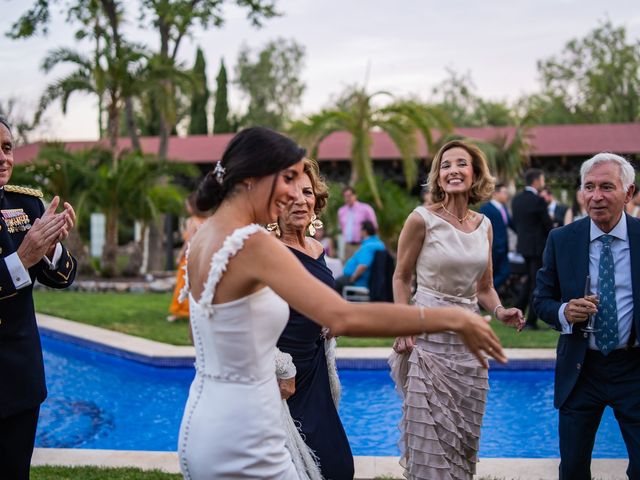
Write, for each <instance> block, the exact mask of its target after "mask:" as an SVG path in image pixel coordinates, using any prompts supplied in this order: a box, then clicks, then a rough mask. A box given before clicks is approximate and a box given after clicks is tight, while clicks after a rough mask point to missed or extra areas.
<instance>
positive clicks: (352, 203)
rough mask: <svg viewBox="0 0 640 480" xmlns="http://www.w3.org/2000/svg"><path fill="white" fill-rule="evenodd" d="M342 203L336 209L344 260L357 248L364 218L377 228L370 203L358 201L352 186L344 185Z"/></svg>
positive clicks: (376, 221) (374, 214)
mask: <svg viewBox="0 0 640 480" xmlns="http://www.w3.org/2000/svg"><path fill="white" fill-rule="evenodd" d="M342 197H343V198H344V205H343V206H342V207H340V209H338V223H339V224H340V231H341V232H342V241H343V243H344V260H347V259H349V258H350V257H351V256H352V255H353V253H354V252H355V251H356V250H357V249H358V247H359V246H360V243H361V241H362V239H361V237H360V227H361V225H362V222H364V221H365V220H368V221H370V222H371V223H373V225H374V226H375V227H376V229H377V228H378V220H377V218H376V213H375V212H374V211H373V208H371V205H369V204H366V203H363V202H359V201H358V196H357V195H356V191H355V189H354V188H353V187H349V186H347V187H345V188H344V189H343V190H342Z"/></svg>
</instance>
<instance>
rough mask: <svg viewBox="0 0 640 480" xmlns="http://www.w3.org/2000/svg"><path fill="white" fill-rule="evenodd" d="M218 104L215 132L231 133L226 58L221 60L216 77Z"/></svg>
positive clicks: (214, 113) (215, 110) (214, 112)
mask: <svg viewBox="0 0 640 480" xmlns="http://www.w3.org/2000/svg"><path fill="white" fill-rule="evenodd" d="M216 84H217V86H216V106H215V109H214V111H213V133H231V132H233V127H232V126H231V123H230V122H229V103H227V69H226V68H225V67H224V59H221V60H220V71H219V72H218V77H217V78H216Z"/></svg>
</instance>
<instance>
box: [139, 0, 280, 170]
mask: <svg viewBox="0 0 640 480" xmlns="http://www.w3.org/2000/svg"><path fill="white" fill-rule="evenodd" d="M274 1H275V0H235V2H234V3H236V4H237V5H238V6H240V7H243V8H246V9H247V17H248V18H249V20H250V21H251V23H252V24H253V25H255V26H261V25H262V22H263V21H264V20H265V19H268V18H271V17H273V16H275V15H277V12H276V11H275V6H274ZM226 3H227V2H225V1H224V0H142V1H141V10H140V18H141V21H142V22H144V21H145V20H146V19H147V18H150V19H151V23H152V24H153V26H154V27H155V28H156V29H157V31H158V33H159V36H160V49H159V51H158V54H157V66H158V68H157V70H156V71H157V72H159V73H161V72H170V71H172V70H173V69H174V68H175V67H176V65H177V57H178V52H179V50H180V46H181V45H182V40H183V39H184V38H185V37H186V36H188V35H189V34H190V33H191V32H192V30H193V29H194V28H195V26H196V25H199V26H201V27H202V28H208V27H210V26H212V27H220V26H221V25H223V24H224V16H223V7H224V6H225V4H226ZM156 79H157V81H158V82H159V88H160V90H161V92H160V94H159V95H157V96H156V100H157V101H159V102H161V105H159V107H158V112H159V114H160V115H159V137H160V142H159V147H158V156H159V158H160V159H165V158H166V156H167V151H168V148H169V134H170V133H171V131H172V129H173V127H174V126H175V124H176V121H177V118H176V115H175V112H176V105H175V101H176V100H175V99H176V94H177V90H176V86H175V84H174V82H173V81H172V79H171V78H169V76H164V77H163V76H162V75H159V76H158V77H156Z"/></svg>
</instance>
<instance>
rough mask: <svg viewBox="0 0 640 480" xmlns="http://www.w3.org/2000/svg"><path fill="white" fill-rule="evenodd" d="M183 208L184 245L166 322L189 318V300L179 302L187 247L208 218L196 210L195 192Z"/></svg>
mask: <svg viewBox="0 0 640 480" xmlns="http://www.w3.org/2000/svg"><path fill="white" fill-rule="evenodd" d="M185 208H186V209H187V213H188V214H189V217H188V218H187V221H186V223H185V226H184V230H183V232H182V240H183V242H184V243H183V244H182V248H181V249H180V254H179V255H178V258H179V260H178V271H177V273H176V286H175V288H174V289H173V297H172V299H171V305H169V315H168V316H167V322H175V321H176V320H178V319H179V318H186V319H188V318H189V300H187V299H184V300H183V301H180V292H181V291H182V288H183V287H184V267H185V265H186V264H187V256H186V251H187V247H188V245H189V240H191V237H193V235H194V234H195V233H196V231H197V230H198V228H199V227H200V225H202V224H203V223H204V221H205V220H206V219H207V217H208V216H209V213H208V212H201V211H200V210H198V207H196V197H195V192H194V193H191V194H190V195H189V196H188V197H187V201H186V202H185Z"/></svg>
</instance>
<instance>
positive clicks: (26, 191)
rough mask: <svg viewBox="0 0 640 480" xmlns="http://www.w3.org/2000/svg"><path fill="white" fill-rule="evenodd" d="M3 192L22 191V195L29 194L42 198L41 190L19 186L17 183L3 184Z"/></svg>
mask: <svg viewBox="0 0 640 480" xmlns="http://www.w3.org/2000/svg"><path fill="white" fill-rule="evenodd" d="M4 191H5V192H14V193H22V194H24V195H31V196H32V197H38V198H42V192H41V191H40V190H36V189H35V188H28V187H20V186H18V185H5V186H4Z"/></svg>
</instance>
